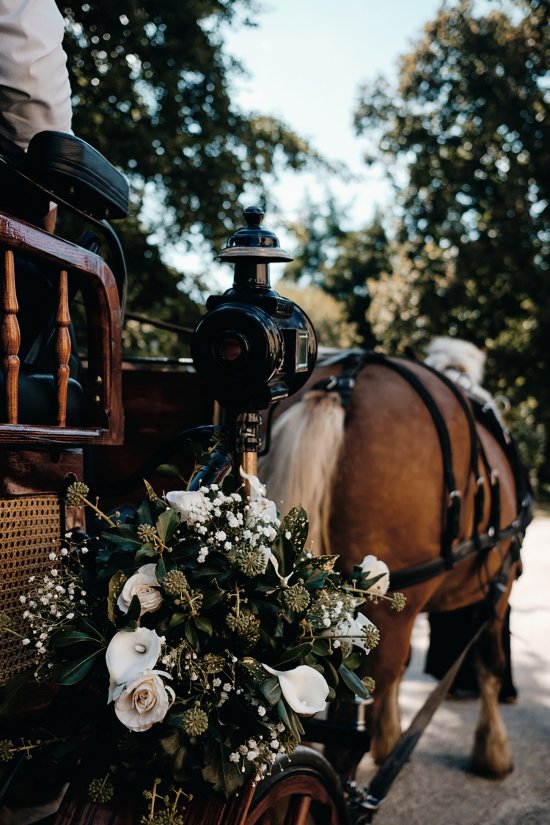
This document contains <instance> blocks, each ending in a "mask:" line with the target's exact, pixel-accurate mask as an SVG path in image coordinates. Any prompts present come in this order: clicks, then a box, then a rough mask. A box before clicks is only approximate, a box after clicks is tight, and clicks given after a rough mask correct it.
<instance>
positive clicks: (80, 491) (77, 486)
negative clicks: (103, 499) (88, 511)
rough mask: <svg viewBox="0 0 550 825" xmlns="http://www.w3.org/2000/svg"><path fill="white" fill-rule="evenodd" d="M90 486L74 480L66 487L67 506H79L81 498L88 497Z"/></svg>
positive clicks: (81, 501)
mask: <svg viewBox="0 0 550 825" xmlns="http://www.w3.org/2000/svg"><path fill="white" fill-rule="evenodd" d="M89 492H90V488H89V487H88V485H87V484H84V482H83V481H74V482H73V483H72V484H70V485H69V487H68V488H67V492H66V494H65V498H66V500H67V504H68V505H69V507H81V506H82V504H83V503H84V502H83V499H85V498H87V497H88V493H89Z"/></svg>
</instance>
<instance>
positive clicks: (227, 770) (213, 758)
mask: <svg viewBox="0 0 550 825" xmlns="http://www.w3.org/2000/svg"><path fill="white" fill-rule="evenodd" d="M228 757H229V751H228V750H227V749H226V748H224V746H223V745H222V744H221V742H219V741H217V740H216V739H210V741H209V742H208V743H207V744H206V747H205V754H204V761H205V765H204V767H203V769H202V778H203V779H204V780H205V781H206V782H208V783H210V785H212V787H213V788H214V790H215V791H218V793H221V794H223V796H224V797H225V798H226V799H229V798H230V797H231V796H233V794H234V793H235V791H237V790H238V789H239V788H240V787H241V786H242V785H243V784H244V781H245V776H244V774H242V773H241V771H240V770H239V768H237V766H236V765H234V764H233V762H230V761H229V758H228Z"/></svg>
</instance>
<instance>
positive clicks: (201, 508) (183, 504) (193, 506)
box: [165, 490, 210, 524]
mask: <svg viewBox="0 0 550 825" xmlns="http://www.w3.org/2000/svg"><path fill="white" fill-rule="evenodd" d="M165 498H166V501H167V502H168V504H169V505H170V507H171V508H172V510H175V511H176V513H179V515H180V518H181V520H182V521H185V522H188V523H189V524H193V523H194V522H195V521H197V517H198V518H201V517H202V516H205V515H207V514H208V512H209V511H210V501H209V499H207V498H206V496H205V495H204V493H199V491H198V490H173V491H172V492H170V493H166V496H165Z"/></svg>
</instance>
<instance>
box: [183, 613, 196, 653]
mask: <svg viewBox="0 0 550 825" xmlns="http://www.w3.org/2000/svg"><path fill="white" fill-rule="evenodd" d="M184 633H185V638H186V639H187V641H188V642H189V644H190V645H192V646H193V647H194V648H196V647H198V644H199V637H198V636H197V629H196V627H195V623H194V621H193V620H192V619H190V620H189V621H188V622H186V625H185V630H184Z"/></svg>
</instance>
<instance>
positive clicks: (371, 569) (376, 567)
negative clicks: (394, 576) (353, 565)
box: [359, 556, 390, 596]
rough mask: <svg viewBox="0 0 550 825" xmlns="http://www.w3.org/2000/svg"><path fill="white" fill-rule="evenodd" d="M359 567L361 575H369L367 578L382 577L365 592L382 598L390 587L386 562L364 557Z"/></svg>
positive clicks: (373, 557)
mask: <svg viewBox="0 0 550 825" xmlns="http://www.w3.org/2000/svg"><path fill="white" fill-rule="evenodd" d="M359 567H360V568H361V570H362V571H363V573H368V574H369V578H374V576H380V575H382V578H381V579H378V581H376V582H375V583H374V584H371V586H370V587H368V588H367V592H368V593H372V595H373V596H383V595H384V593H386V592H387V590H388V588H389V586H390V571H389V568H388V565H387V564H386V562H385V561H381V560H380V559H377V558H376V556H365V558H364V559H363V561H362V562H361V564H360V565H359Z"/></svg>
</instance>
